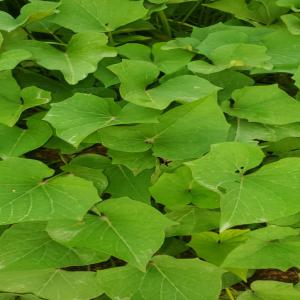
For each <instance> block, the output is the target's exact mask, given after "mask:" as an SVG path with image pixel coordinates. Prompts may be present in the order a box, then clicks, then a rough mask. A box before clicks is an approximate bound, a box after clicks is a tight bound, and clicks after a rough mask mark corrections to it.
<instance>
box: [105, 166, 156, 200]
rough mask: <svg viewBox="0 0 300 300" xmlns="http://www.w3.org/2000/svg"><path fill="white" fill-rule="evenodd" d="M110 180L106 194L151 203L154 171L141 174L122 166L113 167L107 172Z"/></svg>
mask: <svg viewBox="0 0 300 300" xmlns="http://www.w3.org/2000/svg"><path fill="white" fill-rule="evenodd" d="M104 173H105V175H106V176H107V178H108V187H107V189H106V192H107V193H109V194H111V195H112V196H113V197H115V198H117V197H126V196H128V197H130V198H132V199H133V200H137V201H142V202H145V203H149V201H150V193H149V191H148V187H149V185H150V180H151V175H152V173H153V171H152V170H145V171H143V172H141V173H139V174H134V173H133V172H132V171H130V170H129V169H127V168H126V167H124V166H122V165H113V166H111V167H109V168H107V169H106V170H105V172H104Z"/></svg>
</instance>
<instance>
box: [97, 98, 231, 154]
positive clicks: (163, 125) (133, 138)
mask: <svg viewBox="0 0 300 300" xmlns="http://www.w3.org/2000/svg"><path fill="white" fill-rule="evenodd" d="M227 131H228V124H227V123H226V120H225V118H224V115H223V114H222V112H221V110H220V108H219V106H218V105H217V103H216V99H215V97H208V98H205V99H203V100H199V101H195V102H193V103H187V104H184V105H181V106H178V107H176V108H174V109H171V110H169V111H167V112H166V113H165V114H163V115H162V116H161V117H160V118H159V124H153V125H151V126H150V125H147V126H146V125H141V124H140V125H137V126H130V127H128V126H118V127H109V128H105V129H101V130H100V135H101V140H102V143H103V144H104V145H105V146H106V147H108V148H110V149H113V150H117V151H124V152H143V151H147V150H149V149H150V148H152V150H153V152H154V155H155V156H157V157H162V158H165V159H171V160H176V159H177V160H179V159H192V158H196V157H199V156H201V155H202V154H204V153H205V152H207V151H208V149H209V147H210V145H211V144H214V143H218V142H222V141H225V140H226V137H227ZM200 141H201V142H200Z"/></svg>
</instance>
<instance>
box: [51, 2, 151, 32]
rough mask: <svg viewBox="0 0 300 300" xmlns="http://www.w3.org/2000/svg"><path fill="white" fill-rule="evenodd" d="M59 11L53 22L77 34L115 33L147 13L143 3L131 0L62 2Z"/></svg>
mask: <svg viewBox="0 0 300 300" xmlns="http://www.w3.org/2000/svg"><path fill="white" fill-rule="evenodd" d="M59 11H60V12H59V14H58V15H56V16H55V17H54V18H52V21H53V22H55V23H57V24H59V25H61V26H64V27H67V28H69V29H71V30H73V31H75V32H82V31H88V30H95V31H99V32H109V31H113V30H115V29H117V28H119V27H121V26H123V25H126V24H128V23H131V22H133V21H135V20H138V19H141V18H143V17H144V16H145V15H146V13H147V10H146V9H145V8H144V6H143V1H130V0H62V1H61V5H60V7H59ZM78 20H80V22H78Z"/></svg>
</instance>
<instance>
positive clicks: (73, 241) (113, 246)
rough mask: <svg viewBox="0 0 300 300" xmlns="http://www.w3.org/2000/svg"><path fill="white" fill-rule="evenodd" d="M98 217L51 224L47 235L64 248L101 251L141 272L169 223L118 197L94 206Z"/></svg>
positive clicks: (155, 249)
mask: <svg viewBox="0 0 300 300" xmlns="http://www.w3.org/2000/svg"><path fill="white" fill-rule="evenodd" d="M97 210H98V212H99V213H101V216H93V215H88V216H86V218H85V219H84V220H83V221H82V222H80V223H74V222H71V221H58V222H51V223H49V225H48V232H49V234H50V236H51V237H52V238H53V239H54V240H56V241H58V242H60V243H63V244H65V245H67V246H71V247H74V246H75V247H78V246H80V247H83V246H84V247H86V248H90V249H94V250H97V251H103V252H105V253H108V254H110V255H113V256H115V257H118V258H120V259H123V260H125V261H127V262H128V263H129V264H131V265H133V266H135V267H137V268H138V269H140V270H142V271H145V267H146V265H147V263H148V261H149V260H150V259H151V257H152V255H153V254H154V253H155V252H156V251H157V250H158V249H159V248H160V246H161V245H162V243H163V241H164V230H165V228H166V227H167V226H169V225H171V224H173V222H171V221H170V220H168V219H167V218H165V217H164V216H163V215H161V214H160V213H159V212H158V211H157V210H155V209H154V208H152V207H151V206H149V205H147V204H144V203H141V202H138V201H134V200H131V199H129V198H125V197H124V198H118V199H110V200H107V201H104V202H103V203H101V204H100V205H98V206H97Z"/></svg>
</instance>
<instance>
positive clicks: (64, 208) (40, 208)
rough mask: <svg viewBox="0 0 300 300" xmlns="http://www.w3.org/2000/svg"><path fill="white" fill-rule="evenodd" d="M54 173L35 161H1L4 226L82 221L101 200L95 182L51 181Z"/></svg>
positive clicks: (72, 178)
mask: <svg viewBox="0 0 300 300" xmlns="http://www.w3.org/2000/svg"><path fill="white" fill-rule="evenodd" d="M53 173H54V170H52V169H49V168H48V167H47V166H46V165H44V164H43V163H41V162H39V161H35V160H30V159H23V158H10V159H7V160H4V161H1V162H0V194H1V195H2V197H1V201H0V206H1V212H0V224H13V223H17V222H25V221H43V220H51V219H61V218H67V219H73V220H79V219H81V218H82V217H83V216H84V214H85V213H86V212H87V210H88V209H89V208H90V207H91V206H92V205H93V204H95V203H96V202H99V201H100V199H99V197H98V194H97V190H96V189H95V188H94V186H93V184H92V183H91V182H88V181H86V180H84V179H81V178H79V177H75V176H72V175H67V176H59V177H54V178H49V177H50V176H52V175H53ZM44 178H48V179H47V180H44Z"/></svg>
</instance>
